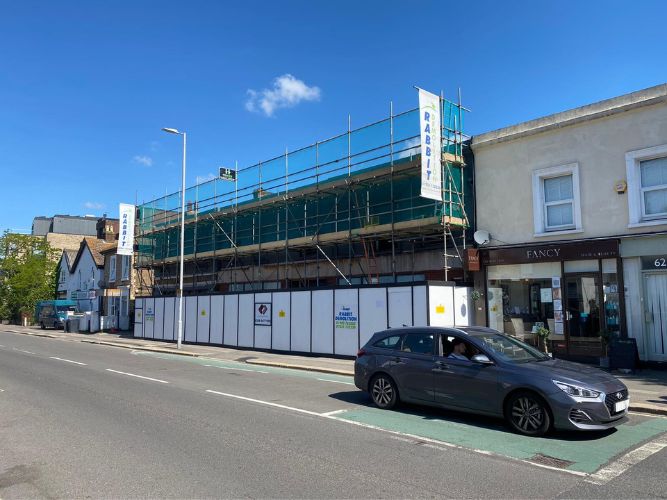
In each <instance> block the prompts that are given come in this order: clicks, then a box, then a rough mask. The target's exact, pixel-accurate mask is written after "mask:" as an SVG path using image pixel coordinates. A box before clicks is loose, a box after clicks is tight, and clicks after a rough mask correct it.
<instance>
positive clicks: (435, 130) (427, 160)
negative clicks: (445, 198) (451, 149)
mask: <svg viewBox="0 0 667 500" xmlns="http://www.w3.org/2000/svg"><path fill="white" fill-rule="evenodd" d="M419 127H420V130H421V155H422V183H421V195H422V196H423V197H424V198H430V199H432V200H438V201H442V172H441V169H442V167H441V165H440V156H441V151H442V148H441V137H440V134H441V131H440V97H438V96H437V95H435V94H431V93H430V92H426V91H425V90H422V89H419Z"/></svg>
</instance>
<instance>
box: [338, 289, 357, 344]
mask: <svg viewBox="0 0 667 500" xmlns="http://www.w3.org/2000/svg"><path fill="white" fill-rule="evenodd" d="M357 300H358V291H357V289H352V290H334V354H344V355H350V356H352V355H355V354H356V353H357V350H358V348H359V304H358V303H357Z"/></svg>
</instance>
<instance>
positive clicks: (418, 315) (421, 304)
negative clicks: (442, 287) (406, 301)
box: [412, 286, 428, 326]
mask: <svg viewBox="0 0 667 500" xmlns="http://www.w3.org/2000/svg"><path fill="white" fill-rule="evenodd" d="M412 313H413V314H414V324H413V326H426V325H428V304H427V302H426V286H415V287H412Z"/></svg>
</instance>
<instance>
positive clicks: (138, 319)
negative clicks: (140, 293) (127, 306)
mask: <svg viewBox="0 0 667 500" xmlns="http://www.w3.org/2000/svg"><path fill="white" fill-rule="evenodd" d="M134 336H135V337H137V338H141V337H143V336H144V299H136V300H135V301H134Z"/></svg>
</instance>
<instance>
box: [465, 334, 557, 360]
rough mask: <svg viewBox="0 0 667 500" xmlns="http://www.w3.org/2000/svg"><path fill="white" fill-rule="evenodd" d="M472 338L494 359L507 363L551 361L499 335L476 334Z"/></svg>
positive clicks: (539, 353)
mask: <svg viewBox="0 0 667 500" xmlns="http://www.w3.org/2000/svg"><path fill="white" fill-rule="evenodd" d="M474 337H475V338H476V339H477V340H479V341H481V342H482V343H483V344H484V347H486V348H487V349H488V350H489V351H491V352H492V353H493V354H494V355H495V356H496V357H498V358H500V359H502V360H503V361H507V362H508V363H530V362H532V361H544V360H547V359H551V358H550V357H549V356H547V355H546V354H544V353H542V352H540V351H538V350H537V349H535V348H534V347H532V346H529V345H528V344H526V343H525V342H521V341H520V340H517V339H515V338H512V337H508V336H506V335H501V334H499V333H488V332H484V333H481V332H480V333H477V334H476V335H474Z"/></svg>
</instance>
